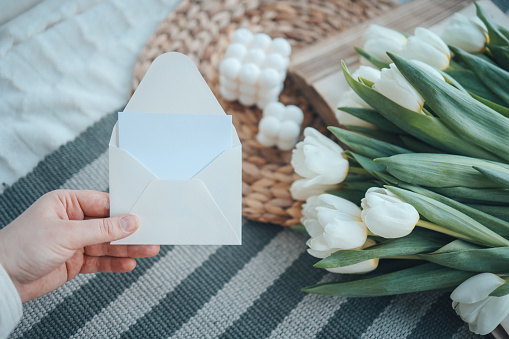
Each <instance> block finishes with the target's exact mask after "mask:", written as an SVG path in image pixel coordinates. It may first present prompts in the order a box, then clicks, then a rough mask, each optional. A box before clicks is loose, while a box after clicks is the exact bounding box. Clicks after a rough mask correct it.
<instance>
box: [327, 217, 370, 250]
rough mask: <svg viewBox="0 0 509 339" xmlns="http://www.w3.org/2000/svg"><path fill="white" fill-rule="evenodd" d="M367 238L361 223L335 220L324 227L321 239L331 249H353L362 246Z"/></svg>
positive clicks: (365, 229)
mask: <svg viewBox="0 0 509 339" xmlns="http://www.w3.org/2000/svg"><path fill="white" fill-rule="evenodd" d="M367 236H368V232H367V228H366V225H364V223H362V222H355V221H339V220H336V221H334V222H331V223H329V224H326V226H325V232H324V234H323V238H324V239H325V240H326V241H327V244H328V245H329V246H330V247H332V248H341V249H353V248H356V247H360V246H362V245H363V244H364V243H365V242H366V238H367Z"/></svg>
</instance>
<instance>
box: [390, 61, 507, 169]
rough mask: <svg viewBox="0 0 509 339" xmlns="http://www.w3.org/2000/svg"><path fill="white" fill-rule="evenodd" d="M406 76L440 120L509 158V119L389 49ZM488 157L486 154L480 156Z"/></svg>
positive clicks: (493, 151) (486, 147) (473, 140)
mask: <svg viewBox="0 0 509 339" xmlns="http://www.w3.org/2000/svg"><path fill="white" fill-rule="evenodd" d="M388 54H389V56H390V57H391V58H392V60H394V63H395V64H396V66H397V67H398V69H399V71H400V72H401V73H402V74H403V76H404V77H405V78H406V79H407V80H408V82H410V83H411V84H412V85H413V86H414V88H415V89H416V90H417V91H418V92H419V93H420V94H421V95H422V97H423V98H424V100H425V101H426V102H427V103H428V105H430V107H431V108H432V109H433V111H434V112H435V113H436V114H437V115H438V116H439V117H440V120H441V121H443V122H444V123H445V124H447V125H448V126H449V127H450V128H451V129H453V130H454V131H456V132H457V133H458V134H459V135H462V136H464V137H465V138H467V139H468V140H471V141H472V142H474V143H475V144H477V145H478V146H480V147H483V148H484V149H486V150H487V151H490V152H492V153H493V154H497V155H498V156H499V157H500V158H502V159H504V160H505V161H509V143H508V142H507V139H506V136H507V135H509V119H508V118H506V117H504V116H501V115H500V114H499V113H498V112H496V111H494V110H492V109H491V108H489V107H488V106H485V105H483V104H482V103H480V102H479V101H477V100H475V99H474V98H472V97H471V96H470V95H469V94H467V93H464V92H462V91H460V90H458V89H456V88H455V87H453V86H451V85H449V84H447V83H446V82H444V81H442V80H440V79H437V78H436V77H435V76H433V75H431V74H428V72H427V71H426V70H425V69H424V68H422V67H421V66H419V65H417V64H416V63H413V62H411V61H408V60H405V59H403V58H401V57H399V56H397V55H395V54H392V53H388ZM480 158H485V157H482V156H481V157H480Z"/></svg>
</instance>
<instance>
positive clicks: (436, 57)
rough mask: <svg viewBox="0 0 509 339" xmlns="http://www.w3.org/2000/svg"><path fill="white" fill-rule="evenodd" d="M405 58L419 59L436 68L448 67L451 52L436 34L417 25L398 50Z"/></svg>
mask: <svg viewBox="0 0 509 339" xmlns="http://www.w3.org/2000/svg"><path fill="white" fill-rule="evenodd" d="M400 55H401V56H403V57H405V58H407V59H414V60H420V61H422V62H424V63H426V64H428V65H430V66H433V67H436V68H438V69H446V68H447V67H449V61H450V59H451V52H450V51H449V47H447V45H446V44H445V42H443V41H442V39H440V37H439V36H438V35H436V34H435V33H433V32H432V31H430V30H429V29H426V28H424V27H417V28H416V29H415V31H414V35H412V36H411V37H409V38H408V42H407V44H406V46H405V48H403V49H402V50H401V52H400Z"/></svg>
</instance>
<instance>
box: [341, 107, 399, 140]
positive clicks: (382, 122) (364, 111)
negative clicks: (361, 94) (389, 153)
mask: <svg viewBox="0 0 509 339" xmlns="http://www.w3.org/2000/svg"><path fill="white" fill-rule="evenodd" d="M338 109H339V110H341V111H343V112H346V113H348V114H351V115H353V116H355V117H357V118H359V119H361V120H364V121H367V122H369V123H371V124H373V125H375V126H376V127H377V128H378V129H380V130H381V131H385V132H390V133H398V134H404V133H405V132H404V131H403V130H402V129H401V128H399V127H398V126H396V125H394V124H393V123H392V122H390V121H389V120H387V119H386V118H384V117H383V116H382V115H380V114H379V113H378V112H377V111H375V110H374V109H369V108H358V107H338Z"/></svg>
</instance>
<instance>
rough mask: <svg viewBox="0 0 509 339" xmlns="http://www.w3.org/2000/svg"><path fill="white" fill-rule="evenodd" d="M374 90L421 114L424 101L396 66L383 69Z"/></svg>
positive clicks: (392, 65) (391, 65)
mask: <svg viewBox="0 0 509 339" xmlns="http://www.w3.org/2000/svg"><path fill="white" fill-rule="evenodd" d="M373 89H374V90H375V91H377V92H379V93H380V94H383V95H384V96H385V97H387V98H389V99H390V100H392V101H394V102H395V103H397V104H398V105H400V106H403V107H405V108H407V109H409V110H411V111H414V112H418V113H421V111H422V107H423V105H424V99H423V98H422V96H421V95H420V94H419V92H417V90H416V89H415V88H414V87H413V86H412V85H411V84H410V83H409V82H408V81H407V80H406V79H405V77H404V76H403V74H401V73H400V71H399V70H398V68H397V67H396V65H395V64H390V68H384V69H382V72H381V75H380V79H378V80H376V81H375V84H374V85H373Z"/></svg>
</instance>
